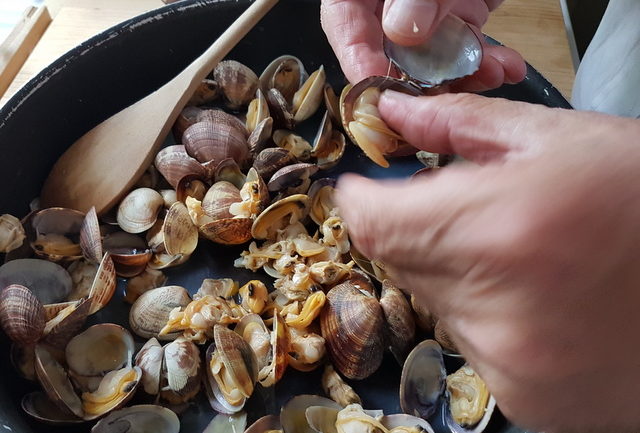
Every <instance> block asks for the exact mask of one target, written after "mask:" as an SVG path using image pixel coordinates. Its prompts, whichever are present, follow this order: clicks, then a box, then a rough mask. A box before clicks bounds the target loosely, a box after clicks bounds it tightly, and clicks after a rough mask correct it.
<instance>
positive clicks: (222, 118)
mask: <svg viewBox="0 0 640 433" xmlns="http://www.w3.org/2000/svg"><path fill="white" fill-rule="evenodd" d="M197 121H198V122H204V121H212V122H222V123H228V124H230V125H232V126H233V127H235V128H236V129H237V130H238V131H239V132H241V133H242V134H243V135H244V136H245V137H248V136H249V131H247V127H246V126H245V124H244V123H242V120H240V119H239V118H237V117H236V116H234V115H233V114H229V113H227V112H225V111H223V110H219V109H213V110H202V111H201V112H200V113H199V114H198V117H197ZM181 137H182V136H181Z"/></svg>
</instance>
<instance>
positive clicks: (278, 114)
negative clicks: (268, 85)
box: [265, 89, 295, 129]
mask: <svg viewBox="0 0 640 433" xmlns="http://www.w3.org/2000/svg"><path fill="white" fill-rule="evenodd" d="M265 96H266V98H267V104H269V112H270V113H271V117H272V118H273V127H274V128H286V129H293V128H294V126H295V121H294V120H293V114H291V109H290V107H289V103H288V102H287V100H286V99H285V97H284V96H283V95H282V93H280V91H279V90H278V89H269V90H268V91H267V93H266V95H265Z"/></svg>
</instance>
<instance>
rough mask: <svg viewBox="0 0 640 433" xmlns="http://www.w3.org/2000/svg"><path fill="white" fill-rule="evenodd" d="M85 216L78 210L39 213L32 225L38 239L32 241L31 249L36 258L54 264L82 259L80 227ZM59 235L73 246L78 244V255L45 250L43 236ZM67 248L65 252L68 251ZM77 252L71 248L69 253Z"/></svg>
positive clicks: (49, 210)
mask: <svg viewBox="0 0 640 433" xmlns="http://www.w3.org/2000/svg"><path fill="white" fill-rule="evenodd" d="M84 216H85V215H84V214H83V213H82V212H79V211H77V210H73V209H67V208H60V207H53V208H48V209H43V210H41V211H38V212H37V213H36V214H35V215H34V217H33V219H32V220H31V224H32V226H33V228H34V230H35V235H36V239H31V247H32V248H33V250H34V252H35V254H36V256H38V257H41V258H43V259H46V260H49V261H52V262H69V261H73V260H77V259H80V258H81V257H82V250H81V248H80V227H81V226H82V222H83V221H84ZM47 235H59V236H64V237H66V238H67V239H69V240H70V241H71V242H72V243H73V244H77V254H76V253H75V252H74V253H73V254H69V253H67V252H61V251H60V252H59V251H56V248H53V249H51V248H45V244H42V243H41V241H40V237H41V236H47ZM67 249H68V247H65V248H64V250H67ZM71 250H75V248H70V249H69V251H71Z"/></svg>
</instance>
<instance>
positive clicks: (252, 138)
mask: <svg viewBox="0 0 640 433" xmlns="http://www.w3.org/2000/svg"><path fill="white" fill-rule="evenodd" d="M272 132H273V118H272V117H267V118H266V119H263V120H262V121H261V122H260V123H258V124H257V125H256V127H255V129H254V130H253V131H252V132H251V135H249V138H247V144H248V145H249V150H250V151H251V155H253V156H256V155H258V154H259V153H260V152H261V151H262V150H263V149H264V148H265V146H266V145H267V143H268V142H269V140H270V139H271V135H272Z"/></svg>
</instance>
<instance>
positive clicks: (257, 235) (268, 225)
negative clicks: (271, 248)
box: [251, 194, 309, 239]
mask: <svg viewBox="0 0 640 433" xmlns="http://www.w3.org/2000/svg"><path fill="white" fill-rule="evenodd" d="M308 213H309V197H308V196H306V195H304V194H294V195H291V196H289V197H286V198H284V199H282V200H278V201H277V202H275V203H273V204H272V205H270V206H269V207H268V208H266V209H265V210H264V211H262V213H261V214H260V215H258V217H257V218H256V219H255V221H254V222H253V225H252V227H251V235H252V236H253V237H254V239H270V238H272V237H273V236H275V233H276V231H277V230H280V229H282V228H284V227H286V226H288V225H290V224H293V223H295V222H297V221H301V220H303V219H304V218H305V217H306V216H307V214H308Z"/></svg>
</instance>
